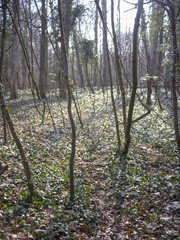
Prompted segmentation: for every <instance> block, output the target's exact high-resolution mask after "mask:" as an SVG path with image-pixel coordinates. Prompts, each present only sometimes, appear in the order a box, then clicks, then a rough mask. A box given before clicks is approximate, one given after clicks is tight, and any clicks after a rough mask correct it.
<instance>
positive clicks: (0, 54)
mask: <svg viewBox="0 0 180 240" xmlns="http://www.w3.org/2000/svg"><path fill="white" fill-rule="evenodd" d="M6 6H7V5H6V0H2V11H3V31H2V35H1V44H0V46H1V52H0V102H1V109H2V113H3V115H4V117H5V119H6V121H7V124H8V126H9V129H10V131H11V134H12V137H13V139H14V141H15V143H16V146H17V148H18V150H19V153H20V156H21V159H22V164H23V167H24V172H25V175H26V178H27V185H28V190H29V193H30V196H31V197H32V196H33V195H34V185H33V181H32V176H31V172H30V167H29V163H28V160H27V158H26V155H25V152H24V149H23V146H22V144H21V142H20V140H19V138H18V135H17V134H16V131H15V128H14V124H13V122H12V120H11V116H10V114H9V112H8V110H7V108H6V104H5V99H4V95H3V91H4V90H3V87H2V67H3V58H4V45H5V38H6Z"/></svg>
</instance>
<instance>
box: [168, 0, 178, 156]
mask: <svg viewBox="0 0 180 240" xmlns="http://www.w3.org/2000/svg"><path fill="white" fill-rule="evenodd" d="M168 2H169V5H170V12H169V17H170V22H171V31H172V43H173V66H172V97H173V113H174V130H175V136H176V143H177V147H178V151H179V154H180V134H179V118H178V99H177V92H176V86H177V84H178V83H177V75H178V73H179V69H178V68H179V66H178V63H179V53H178V44H177V35H176V19H175V9H174V7H173V5H172V3H170V1H168Z"/></svg>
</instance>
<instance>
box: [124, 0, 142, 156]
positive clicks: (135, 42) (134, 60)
mask: <svg viewBox="0 0 180 240" xmlns="http://www.w3.org/2000/svg"><path fill="white" fill-rule="evenodd" d="M142 10H143V0H139V1H138V10H137V14H136V18H135V23H134V31H133V55H132V63H133V67H132V76H133V87H132V93H131V98H130V103H129V110H128V118H127V126H126V142H125V146H124V150H123V153H124V155H125V156H126V155H127V153H128V151H129V145H130V140H131V134H130V131H131V125H132V117H133V110H134V103H135V97H136V90H137V84H138V76H137V48H138V28H139V20H140V17H141V13H142Z"/></svg>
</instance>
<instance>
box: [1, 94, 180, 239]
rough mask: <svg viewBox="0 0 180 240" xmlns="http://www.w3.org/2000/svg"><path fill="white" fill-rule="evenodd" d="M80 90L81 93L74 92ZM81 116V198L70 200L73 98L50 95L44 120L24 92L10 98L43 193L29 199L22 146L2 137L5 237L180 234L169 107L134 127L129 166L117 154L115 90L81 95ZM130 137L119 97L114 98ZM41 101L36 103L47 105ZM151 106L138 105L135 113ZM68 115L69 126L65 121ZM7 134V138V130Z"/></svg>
mask: <svg viewBox="0 0 180 240" xmlns="http://www.w3.org/2000/svg"><path fill="white" fill-rule="evenodd" d="M75 95H76V94H75ZM77 96H78V97H77V98H76V101H77V105H78V108H79V113H80V115H81V117H82V121H83V129H82V128H81V126H80V123H79V119H78V116H77V113H76V110H75V108H74V106H73V115H74V118H75V122H76V126H77V146H76V157H75V166H74V172H75V201H74V203H73V204H72V203H71V204H70V203H69V157H70V153H71V129H70V124H69V121H68V115H67V102H66V101H65V100H64V101H62V102H61V103H60V104H61V109H62V110H63V116H62V114H61V109H60V106H59V103H58V101H57V98H56V96H55V95H53V94H52V95H51V96H50V98H51V101H50V103H49V104H50V107H51V112H52V115H53V117H54V122H55V125H56V129H54V128H53V125H52V119H51V117H50V115H49V114H48V112H47V113H46V116H45V122H44V124H43V125H42V119H41V117H40V116H39V115H38V114H37V111H36V109H35V108H34V105H33V99H32V97H31V95H30V94H29V93H27V92H22V93H21V96H20V99H18V100H15V101H8V110H9V111H10V113H11V116H12V120H13V122H14V124H15V127H16V131H17V133H18V136H19V138H20V140H21V142H22V143H23V146H24V148H25V151H26V156H27V158H28V160H29V163H30V167H31V171H32V175H33V181H34V185H35V188H36V191H37V193H38V196H39V197H35V198H34V199H33V201H30V200H29V197H28V193H27V188H26V184H25V183H26V179H25V175H24V171H23V168H22V164H21V159H20V156H19V153H18V151H17V149H16V146H15V144H14V142H13V140H12V138H11V137H10V135H9V134H8V143H7V144H3V138H1V142H0V158H1V159H2V161H4V162H6V163H7V164H8V166H9V168H8V171H7V172H5V174H3V175H2V176H0V186H1V188H0V229H1V230H0V239H8V237H9V236H12V239H21V237H22V238H23V239H47V240H48V239H52V240H53V239H106V238H104V236H107V239H108V236H109V237H111V239H118V238H117V236H118V235H117V233H118V234H120V235H121V237H122V239H180V235H179V234H180V233H179V232H178V231H179V228H178V226H179V224H180V213H179V211H180V208H179V205H178V204H180V203H179V202H180V177H179V176H180V174H179V173H180V172H179V165H178V155H177V150H176V144H175V140H174V132H173V127H172V116H171V109H170V108H169V105H167V104H165V103H164V105H163V107H164V110H163V111H162V112H160V110H159V108H158V106H156V101H155V100H154V105H153V111H152V112H151V113H150V114H149V115H148V116H147V117H146V118H143V119H142V120H140V121H138V122H137V123H134V124H133V126H132V131H131V134H132V137H131V147H130V152H129V154H128V156H127V159H126V161H125V164H122V161H121V159H120V158H119V157H118V154H116V150H117V147H116V144H117V143H116V132H115V124H114V117H113V112H112V104H111V100H110V94H109V92H106V94H105V96H103V94H102V93H101V91H97V92H96V94H95V95H93V94H91V93H89V92H78V93H77ZM116 106H117V112H118V118H119V122H120V131H121V140H122V142H124V135H123V125H122V111H121V99H120V98H118V97H116ZM42 107H43V106H42V104H41V103H40V102H38V108H39V110H40V111H42V109H43V108H42ZM144 112H145V109H143V107H142V106H141V105H140V104H137V105H136V107H135V113H134V118H136V117H139V116H140V115H141V114H143V113H144ZM63 117H64V118H65V123H66V124H65V126H64V125H63ZM0 131H1V134H2V136H3V132H2V128H1V130H0Z"/></svg>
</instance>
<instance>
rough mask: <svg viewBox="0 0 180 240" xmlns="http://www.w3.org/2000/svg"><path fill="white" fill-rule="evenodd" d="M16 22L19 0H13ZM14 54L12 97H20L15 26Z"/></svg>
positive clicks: (16, 22) (11, 81)
mask: <svg viewBox="0 0 180 240" xmlns="http://www.w3.org/2000/svg"><path fill="white" fill-rule="evenodd" d="M13 17H14V24H15V25H16V27H17V26H18V21H19V20H18V19H19V0H13ZM12 42H13V45H12V56H11V60H12V61H11V80H10V99H17V98H18V36H17V32H16V30H15V26H13V38H12Z"/></svg>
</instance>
